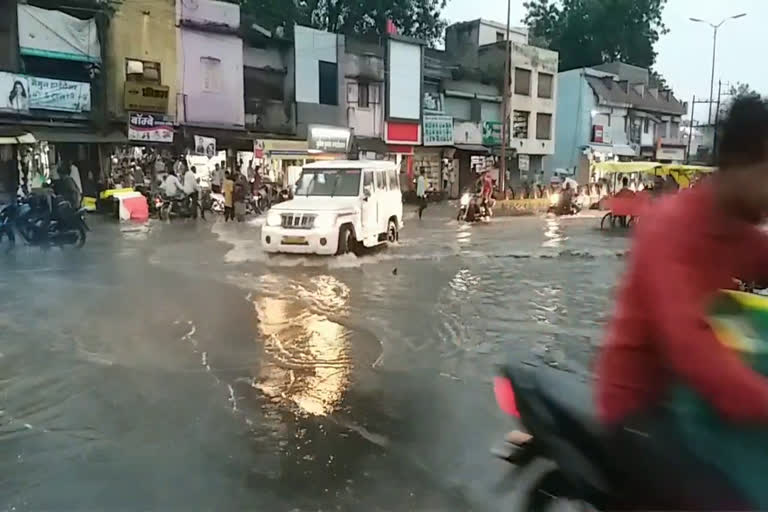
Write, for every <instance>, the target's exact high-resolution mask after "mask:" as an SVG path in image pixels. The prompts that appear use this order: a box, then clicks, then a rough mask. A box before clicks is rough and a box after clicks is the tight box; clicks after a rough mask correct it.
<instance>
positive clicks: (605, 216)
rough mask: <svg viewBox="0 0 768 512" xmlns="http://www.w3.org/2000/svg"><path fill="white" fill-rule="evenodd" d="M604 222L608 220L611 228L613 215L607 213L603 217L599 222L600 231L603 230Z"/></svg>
mask: <svg viewBox="0 0 768 512" xmlns="http://www.w3.org/2000/svg"><path fill="white" fill-rule="evenodd" d="M606 220H609V221H610V222H611V227H613V215H612V214H611V213H610V212H609V213H606V214H605V215H604V216H603V219H602V220H601V221H600V229H605V221H606Z"/></svg>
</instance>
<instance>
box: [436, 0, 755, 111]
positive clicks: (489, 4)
mask: <svg viewBox="0 0 768 512" xmlns="http://www.w3.org/2000/svg"><path fill="white" fill-rule="evenodd" d="M479 6H482V7H479ZM742 12H745V13H747V16H746V17H744V18H740V19H737V20H730V21H727V22H726V23H725V24H724V25H723V26H722V27H721V28H720V29H719V31H718V43H717V63H716V69H715V94H717V80H718V79H722V80H723V81H724V82H726V81H727V82H732V83H736V82H745V83H748V84H749V85H750V86H751V87H752V88H753V89H756V90H757V91H758V92H760V93H762V94H768V64H767V63H768V59H766V54H765V53H764V52H766V50H767V49H768V27H766V25H765V20H768V0H668V2H667V6H666V8H665V10H664V22H665V23H666V25H667V27H668V28H669V29H670V32H669V34H667V35H666V36H663V37H662V39H661V41H659V43H658V45H657V48H656V49H657V51H658V53H659V56H658V61H657V68H658V70H659V72H661V73H662V74H663V75H664V76H665V77H666V79H667V82H668V83H669V84H670V86H671V87H672V88H673V90H674V92H675V95H676V96H677V97H679V98H680V99H682V100H684V101H689V102H690V100H691V97H692V96H693V95H694V94H695V95H696V96H697V97H699V96H701V97H703V98H706V97H708V96H709V78H710V73H711V69H712V68H711V66H712V28H711V27H709V26H708V25H702V24H701V23H694V22H692V21H689V19H688V18H690V17H695V18H701V19H705V20H708V21H711V22H713V23H718V22H719V21H720V20H722V19H723V18H725V17H728V16H733V15H736V14H740V13H742ZM524 13H525V9H524V8H523V0H512V24H513V25H522V18H523V16H524ZM444 15H445V18H446V19H448V20H449V21H450V22H456V21H466V20H471V19H475V18H478V17H482V18H485V19H491V20H495V21H499V22H502V23H504V22H506V16H507V1H506V0H482V1H478V0H448V6H447V7H446V9H445V11H444ZM696 108H697V109H702V110H701V111H702V112H703V109H705V108H706V105H697V106H696ZM696 114H697V115H696V116H695V117H696V118H697V119H699V115H698V113H696ZM704 119H706V115H704Z"/></svg>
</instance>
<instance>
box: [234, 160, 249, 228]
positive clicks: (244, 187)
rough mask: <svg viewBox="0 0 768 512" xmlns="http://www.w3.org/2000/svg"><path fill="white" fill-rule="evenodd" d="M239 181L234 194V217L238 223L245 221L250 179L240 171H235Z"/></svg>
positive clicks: (236, 183) (236, 182)
mask: <svg viewBox="0 0 768 512" xmlns="http://www.w3.org/2000/svg"><path fill="white" fill-rule="evenodd" d="M235 172H236V174H237V179H236V180H235V190H234V193H233V194H232V198H233V200H234V217H235V218H236V219H237V222H243V221H244V220H245V198H246V195H247V191H248V178H246V177H245V175H244V174H243V173H242V172H240V171H235Z"/></svg>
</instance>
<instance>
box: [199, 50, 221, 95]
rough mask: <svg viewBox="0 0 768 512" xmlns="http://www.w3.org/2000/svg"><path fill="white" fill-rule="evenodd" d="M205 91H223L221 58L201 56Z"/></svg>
mask: <svg viewBox="0 0 768 512" xmlns="http://www.w3.org/2000/svg"><path fill="white" fill-rule="evenodd" d="M200 67H201V69H202V72H203V73H202V76H203V91H204V92H221V59H217V58H216V57H200Z"/></svg>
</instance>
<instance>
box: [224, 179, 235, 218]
mask: <svg viewBox="0 0 768 512" xmlns="http://www.w3.org/2000/svg"><path fill="white" fill-rule="evenodd" d="M222 191H223V192H224V222H229V221H230V220H235V213H234V211H235V210H234V192H235V182H234V180H232V173H231V172H229V171H227V172H226V173H225V175H224V184H223V185H222Z"/></svg>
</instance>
